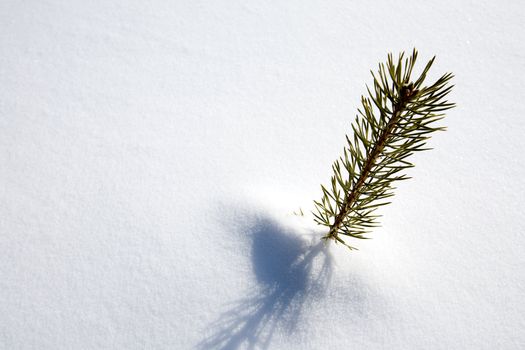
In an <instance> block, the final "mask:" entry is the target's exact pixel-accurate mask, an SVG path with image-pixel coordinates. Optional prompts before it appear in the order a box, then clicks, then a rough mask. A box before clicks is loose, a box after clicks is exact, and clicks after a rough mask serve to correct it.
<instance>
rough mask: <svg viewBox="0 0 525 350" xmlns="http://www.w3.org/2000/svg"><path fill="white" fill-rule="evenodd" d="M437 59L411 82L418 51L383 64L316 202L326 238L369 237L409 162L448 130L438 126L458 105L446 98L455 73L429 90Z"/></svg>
mask: <svg viewBox="0 0 525 350" xmlns="http://www.w3.org/2000/svg"><path fill="white" fill-rule="evenodd" d="M434 59H435V57H434V58H432V59H431V60H430V61H429V62H428V63H427V64H426V66H425V67H424V69H423V71H422V72H421V74H420V75H419V77H417V79H415V81H414V80H412V78H411V76H412V72H413V68H414V66H415V63H416V60H417V51H416V50H415V49H414V50H413V52H412V55H411V56H410V57H409V58H406V59H404V53H401V54H400V55H399V58H398V59H397V61H394V59H393V57H392V54H389V55H388V58H387V62H386V64H384V63H381V64H379V70H378V72H377V76H376V74H374V72H372V77H373V79H374V82H373V86H372V88H370V87H368V86H367V91H368V96H367V97H364V96H363V97H361V104H362V108H361V109H358V114H357V116H356V118H355V121H354V123H353V124H352V130H353V138H352V139H350V138H349V137H348V136H346V140H347V145H346V147H345V148H344V150H343V156H342V157H340V158H339V159H338V160H336V161H335V163H334V164H333V166H332V169H333V171H334V175H333V176H332V177H331V186H330V187H329V188H328V189H327V188H326V187H325V186H323V185H321V189H322V191H323V196H322V198H321V201H314V203H315V207H316V212H314V213H313V214H314V220H315V221H316V222H317V223H318V224H320V225H324V226H327V227H328V228H329V231H328V233H327V234H326V235H325V236H324V237H323V239H325V240H328V239H333V240H335V241H336V242H339V243H342V244H344V245H346V246H347V247H349V248H350V249H356V248H354V247H352V246H350V245H348V244H347V243H346V242H345V241H344V240H343V239H342V238H341V237H340V235H343V236H349V237H353V238H359V239H365V238H366V237H364V236H363V235H364V234H366V233H368V232H370V229H371V228H373V227H377V226H378V223H377V218H378V217H379V215H375V211H376V210H377V209H378V208H379V207H380V206H383V205H386V204H389V203H390V202H387V201H385V199H386V198H389V197H391V196H393V195H394V193H393V189H394V187H393V186H392V184H393V183H394V182H396V181H400V180H405V179H408V178H409V177H408V176H406V175H405V174H400V173H402V172H403V171H404V170H405V169H408V168H411V167H413V166H414V165H413V164H412V163H411V162H410V161H408V160H407V158H408V157H409V156H410V155H412V154H413V153H414V152H417V151H423V150H426V149H427V148H425V147H424V146H425V144H426V141H427V140H428V139H429V138H430V135H429V134H431V133H433V132H435V131H440V130H445V128H444V127H440V126H437V127H436V126H434V123H435V122H437V121H439V120H441V119H442V118H443V117H444V114H443V113H442V112H443V111H446V110H448V109H450V108H453V107H454V106H455V104H454V103H450V102H448V101H447V100H445V97H446V96H447V95H448V94H449V93H450V91H451V90H452V87H453V85H448V84H449V82H450V80H451V79H452V78H453V75H452V74H450V73H446V74H444V75H443V76H441V77H440V78H439V79H438V80H437V81H436V82H434V83H433V84H432V85H430V86H423V83H424V81H425V78H426V76H427V73H428V71H429V69H430V68H431V66H432V64H433V62H434Z"/></svg>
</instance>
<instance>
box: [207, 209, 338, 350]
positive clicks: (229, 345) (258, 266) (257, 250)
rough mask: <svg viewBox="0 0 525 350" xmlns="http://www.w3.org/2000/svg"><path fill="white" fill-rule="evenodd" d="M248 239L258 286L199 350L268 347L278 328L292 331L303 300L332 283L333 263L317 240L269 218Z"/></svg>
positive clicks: (213, 328) (220, 320)
mask: <svg viewBox="0 0 525 350" xmlns="http://www.w3.org/2000/svg"><path fill="white" fill-rule="evenodd" d="M248 234H249V236H250V238H251V240H252V242H251V243H252V246H251V261H252V264H253V272H254V274H255V277H256V280H257V282H258V286H257V287H256V288H254V289H253V290H251V291H249V292H248V293H247V297H246V298H243V299H241V300H238V301H237V302H235V303H233V304H232V305H230V307H229V309H228V311H226V312H225V313H223V314H222V315H221V316H220V317H219V318H218V319H217V320H216V321H215V322H214V323H213V324H211V325H210V326H209V327H208V328H207V331H206V332H205V333H206V334H208V337H206V338H205V339H204V340H203V341H202V342H201V343H200V344H199V345H198V347H199V348H201V349H237V348H241V347H242V348H248V349H265V348H268V346H269V344H270V342H271V339H272V336H273V334H274V331H275V330H276V329H277V328H278V327H279V329H280V330H284V331H285V332H289V333H293V332H294V330H295V329H296V326H297V324H298V322H299V321H300V317H301V312H302V309H303V307H304V305H306V304H307V303H306V301H308V300H309V299H310V298H311V299H312V300H313V299H314V298H318V297H319V296H322V295H323V293H324V291H325V289H326V287H327V286H328V284H329V282H330V279H331V271H332V259H331V257H330V254H329V253H328V252H327V250H326V247H325V246H324V243H323V242H321V241H320V240H317V241H316V242H315V243H314V244H309V243H307V242H306V241H305V240H304V239H302V238H300V237H299V236H298V235H297V234H295V233H294V232H289V231H287V230H285V229H283V228H282V227H280V226H279V225H278V223H276V222H275V221H273V220H272V219H269V218H265V219H259V220H258V221H257V223H256V224H255V225H254V227H253V228H252V229H251V230H250V231H249V232H248Z"/></svg>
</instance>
